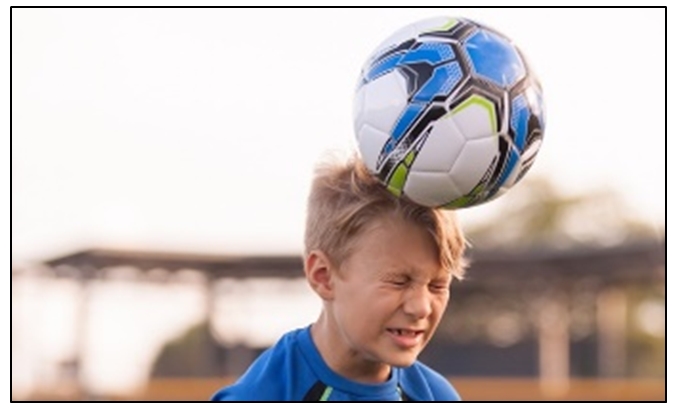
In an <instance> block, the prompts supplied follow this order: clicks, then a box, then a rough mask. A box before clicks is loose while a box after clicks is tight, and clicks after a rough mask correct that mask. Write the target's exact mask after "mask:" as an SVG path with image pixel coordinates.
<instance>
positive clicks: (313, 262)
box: [304, 250, 335, 301]
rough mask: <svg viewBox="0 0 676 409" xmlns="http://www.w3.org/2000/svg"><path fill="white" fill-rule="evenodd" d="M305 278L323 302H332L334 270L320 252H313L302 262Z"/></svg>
mask: <svg viewBox="0 0 676 409" xmlns="http://www.w3.org/2000/svg"><path fill="white" fill-rule="evenodd" d="M304 268H305V277H306V278H307V281H308V283H310V287H312V289H313V290H314V291H315V292H316V293H317V294H318V295H319V296H320V297H321V298H322V299H323V300H325V301H328V300H332V299H333V296H334V293H333V274H335V273H334V269H333V266H332V264H331V262H330V261H329V258H328V256H327V255H326V254H325V253H324V252H323V251H321V250H313V251H311V252H310V253H309V254H308V255H307V256H306V257H305V261H304Z"/></svg>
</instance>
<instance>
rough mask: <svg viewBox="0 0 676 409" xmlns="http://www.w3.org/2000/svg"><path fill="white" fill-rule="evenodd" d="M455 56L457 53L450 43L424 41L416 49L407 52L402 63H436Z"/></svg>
mask: <svg viewBox="0 0 676 409" xmlns="http://www.w3.org/2000/svg"><path fill="white" fill-rule="evenodd" d="M453 58H455V53H454V52H453V49H452V48H451V46H450V45H449V44H444V43H423V44H422V45H421V46H420V47H418V48H416V49H415V50H410V51H409V52H408V53H406V55H405V56H404V58H402V60H401V62H400V64H412V63H418V62H425V63H428V64H430V65H435V64H438V63H440V62H443V61H447V60H450V59H453Z"/></svg>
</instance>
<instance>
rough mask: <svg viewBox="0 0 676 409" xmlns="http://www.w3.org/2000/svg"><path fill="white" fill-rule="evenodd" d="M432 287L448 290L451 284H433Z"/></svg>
mask: <svg viewBox="0 0 676 409" xmlns="http://www.w3.org/2000/svg"><path fill="white" fill-rule="evenodd" d="M430 287H431V288H432V290H434V291H446V290H448V287H449V286H448V285H445V284H432V285H431V286H430Z"/></svg>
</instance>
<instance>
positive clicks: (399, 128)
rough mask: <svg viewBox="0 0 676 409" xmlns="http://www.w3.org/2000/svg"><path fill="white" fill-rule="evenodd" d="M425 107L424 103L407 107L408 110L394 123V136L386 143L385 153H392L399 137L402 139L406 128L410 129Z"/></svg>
mask: <svg viewBox="0 0 676 409" xmlns="http://www.w3.org/2000/svg"><path fill="white" fill-rule="evenodd" d="M424 108H425V105H422V104H409V105H408V106H407V107H406V110H405V111H404V113H403V114H402V115H401V117H399V120H398V121H397V123H396V124H395V125H394V129H393V130H392V137H391V138H390V140H389V141H387V144H386V145H385V153H390V152H391V151H392V149H394V147H395V146H396V144H397V142H399V139H401V137H402V135H404V132H406V129H408V127H409V126H410V125H411V124H412V123H413V122H414V121H415V119H416V118H417V117H418V115H420V113H421V112H422V111H423V109H424Z"/></svg>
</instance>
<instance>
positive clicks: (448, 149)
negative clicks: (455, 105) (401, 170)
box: [411, 116, 465, 173]
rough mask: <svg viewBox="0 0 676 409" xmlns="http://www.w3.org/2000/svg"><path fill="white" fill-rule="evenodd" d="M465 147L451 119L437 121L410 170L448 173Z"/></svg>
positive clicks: (462, 137)
mask: <svg viewBox="0 0 676 409" xmlns="http://www.w3.org/2000/svg"><path fill="white" fill-rule="evenodd" d="M464 145H465V137H464V136H463V134H462V132H461V131H460V129H458V127H457V126H456V124H455V122H454V121H453V118H452V117H449V116H447V117H445V118H442V119H439V120H438V121H437V122H436V123H435V124H434V128H432V131H431V132H430V134H429V135H428V136H427V140H426V141H425V145H424V146H423V147H422V149H421V150H420V153H418V156H417V157H416V159H415V161H413V165H412V166H411V169H412V170H414V171H415V170H417V171H424V172H443V173H448V172H449V171H450V170H451V167H452V166H453V163H455V160H456V159H457V157H458V156H459V155H460V151H461V150H462V147H463V146H464Z"/></svg>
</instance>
